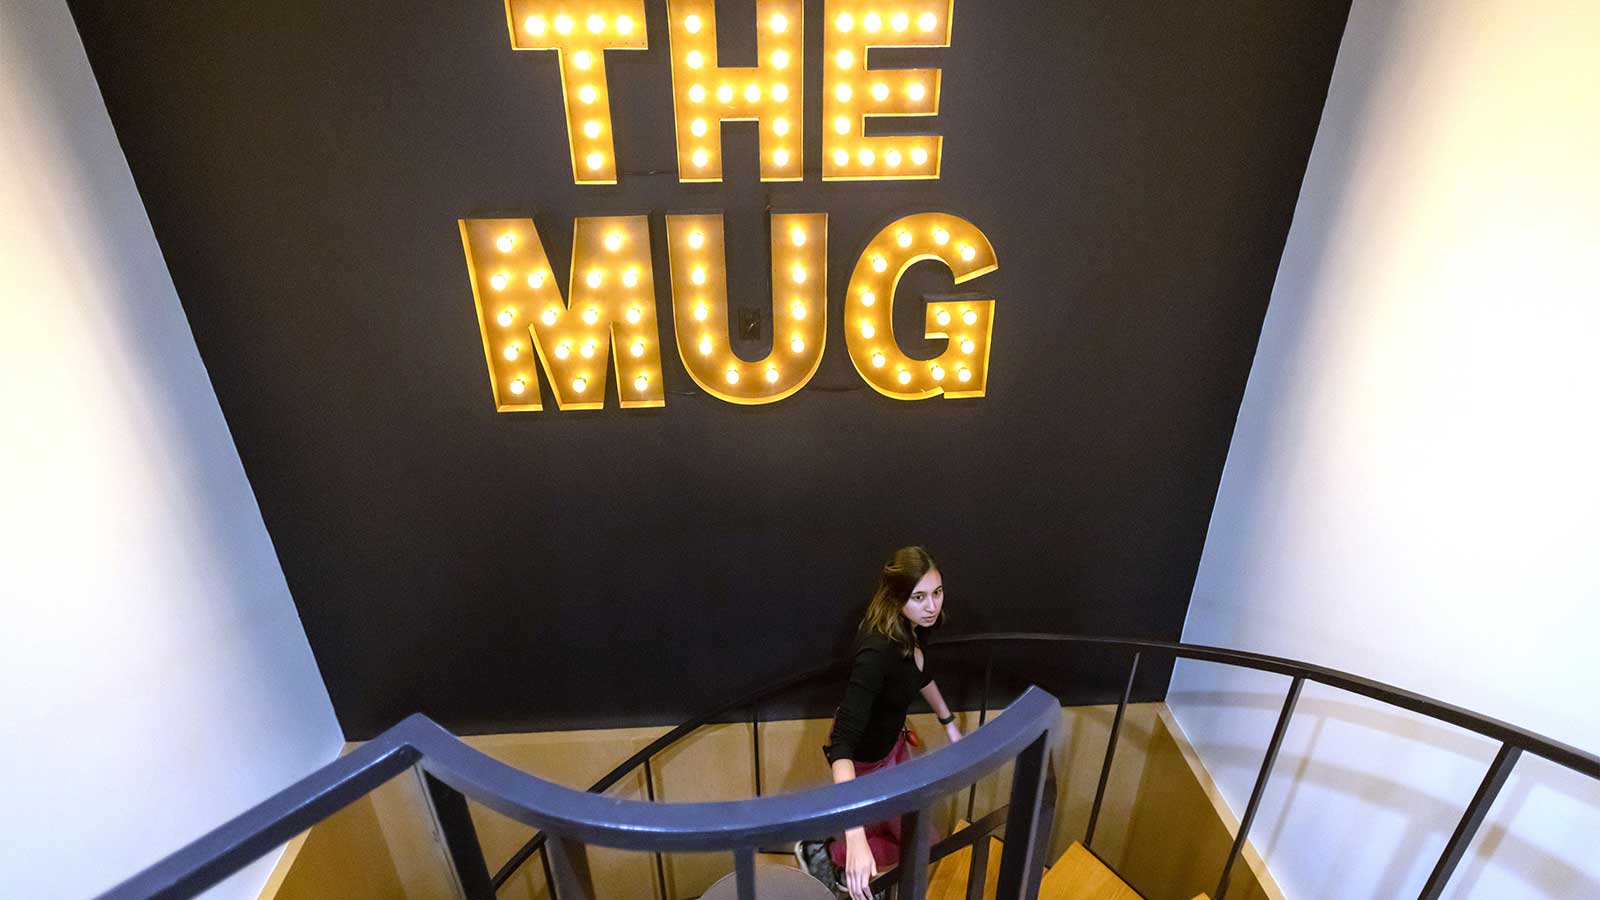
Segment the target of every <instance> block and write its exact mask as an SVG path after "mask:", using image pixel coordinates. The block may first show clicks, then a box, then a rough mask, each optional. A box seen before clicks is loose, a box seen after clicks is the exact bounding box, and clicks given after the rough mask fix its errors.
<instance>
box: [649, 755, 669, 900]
mask: <svg viewBox="0 0 1600 900" xmlns="http://www.w3.org/2000/svg"><path fill="white" fill-rule="evenodd" d="M644 796H645V799H646V800H649V801H650V802H651V803H654V802H656V779H655V775H653V774H651V771H650V757H648V756H647V757H645V758H644ZM653 855H654V856H655V858H656V883H657V884H659V885H660V886H661V887H660V891H661V900H667V867H666V864H665V863H663V862H662V861H661V851H659V850H657V851H655V853H654V854H653Z"/></svg>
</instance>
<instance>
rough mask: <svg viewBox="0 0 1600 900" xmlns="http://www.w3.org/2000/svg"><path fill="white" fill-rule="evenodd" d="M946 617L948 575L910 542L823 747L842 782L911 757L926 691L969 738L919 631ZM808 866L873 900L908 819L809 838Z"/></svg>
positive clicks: (873, 605) (865, 619)
mask: <svg viewBox="0 0 1600 900" xmlns="http://www.w3.org/2000/svg"><path fill="white" fill-rule="evenodd" d="M943 618H944V580H943V578H942V577H941V576H940V574H939V569H938V567H937V566H936V565H934V562H933V557H931V556H929V555H928V551H927V550H924V549H923V548H921V547H902V548H900V549H899V550H896V551H895V554H894V557H893V558H892V559H890V560H889V562H888V563H887V564H886V565H884V567H883V571H882V572H881V573H880V574H879V576H878V589H877V591H876V592H874V593H873V595H872V601H871V602H870V603H868V604H867V610H866V613H865V614H863V615H862V617H861V627H860V629H859V630H858V633H857V635H856V641H855V654H854V663H853V664H852V666H851V669H850V684H849V686H848V687H847V688H846V689H845V694H844V703H842V704H840V706H839V709H838V711H837V712H836V713H835V714H834V718H833V732H832V734H831V735H830V737H829V743H828V745H827V746H826V747H823V748H822V750H823V753H824V754H825V755H826V756H827V757H828V762H829V764H830V765H832V767H833V780H834V782H835V783H838V782H843V781H850V780H851V779H853V778H856V777H857V776H860V775H865V774H866V773H868V772H874V771H877V770H878V769H884V768H888V767H889V766H894V765H898V764H900V763H903V762H905V761H906V760H907V759H908V758H909V757H910V750H909V748H908V746H907V743H908V731H907V729H906V710H907V709H908V708H909V707H910V706H911V701H912V700H913V699H915V698H916V695H917V694H918V693H921V694H922V696H923V698H924V699H925V700H927V701H928V706H930V707H932V709H933V711H934V713H935V714H936V715H938V717H939V723H940V724H941V725H943V726H944V728H945V734H946V735H948V736H949V738H950V740H951V741H952V742H954V741H958V740H960V739H961V731H960V729H958V728H956V725H955V716H954V715H952V714H951V712H950V707H949V706H948V705H946V704H945V702H944V697H943V696H941V695H940V694H939V686H938V685H936V684H934V683H933V678H932V677H931V676H929V675H928V674H927V658H926V657H925V656H924V655H923V652H922V645H921V641H920V640H919V635H920V634H921V633H922V630H923V629H928V628H932V627H934V626H935V625H937V624H938V623H939V622H941V621H942V620H943ZM795 856H796V857H798V858H799V860H800V864H801V865H802V866H803V867H804V868H805V869H806V870H807V871H809V872H810V873H811V874H812V875H814V876H816V877H817V878H818V880H820V881H822V883H823V884H826V885H828V886H829V887H830V888H833V889H835V890H837V889H838V887H839V885H840V883H841V882H842V884H843V887H844V888H845V889H846V890H847V891H848V892H849V895H850V897H851V898H852V900H871V897H870V892H869V890H868V882H870V881H871V880H872V879H873V878H874V877H875V876H876V875H877V874H878V872H879V871H880V870H881V869H887V868H888V867H889V866H892V865H894V864H895V862H897V861H898V860H899V858H900V820H899V819H895V820H892V821H889V822H879V823H877V824H874V825H868V826H865V827H856V828H852V829H850V830H848V831H846V832H845V834H844V840H842V841H840V840H834V839H831V838H830V839H829V840H828V841H801V842H800V843H799V844H796V845H795Z"/></svg>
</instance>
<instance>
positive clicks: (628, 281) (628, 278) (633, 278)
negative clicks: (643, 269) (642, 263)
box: [622, 269, 639, 287]
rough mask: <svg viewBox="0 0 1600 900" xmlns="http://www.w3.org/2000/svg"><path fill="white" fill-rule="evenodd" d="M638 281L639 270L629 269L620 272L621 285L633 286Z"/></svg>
mask: <svg viewBox="0 0 1600 900" xmlns="http://www.w3.org/2000/svg"><path fill="white" fill-rule="evenodd" d="M638 283H639V270H638V269H629V270H628V271H626V272H623V273H622V286H623V287H634V286H636V285H637V284H638Z"/></svg>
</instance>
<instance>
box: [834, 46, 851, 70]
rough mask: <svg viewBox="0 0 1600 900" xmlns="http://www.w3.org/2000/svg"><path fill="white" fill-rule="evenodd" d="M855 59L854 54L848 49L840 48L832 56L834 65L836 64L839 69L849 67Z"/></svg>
mask: <svg viewBox="0 0 1600 900" xmlns="http://www.w3.org/2000/svg"><path fill="white" fill-rule="evenodd" d="M855 61H856V55H855V54H854V53H851V52H850V51H849V50H840V51H839V52H838V53H836V54H834V57H833V62H834V65H837V66H838V67H839V68H841V69H848V68H850V67H851V66H852V65H855Z"/></svg>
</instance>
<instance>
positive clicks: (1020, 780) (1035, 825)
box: [995, 726, 1055, 900]
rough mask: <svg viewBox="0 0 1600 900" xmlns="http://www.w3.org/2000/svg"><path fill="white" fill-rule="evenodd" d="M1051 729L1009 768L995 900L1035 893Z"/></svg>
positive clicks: (1046, 831)
mask: <svg viewBox="0 0 1600 900" xmlns="http://www.w3.org/2000/svg"><path fill="white" fill-rule="evenodd" d="M1054 732H1055V727H1054V726H1052V727H1051V729H1050V730H1047V731H1045V733H1044V734H1041V735H1039V737H1038V739H1036V740H1035V741H1034V742H1033V743H1032V744H1029V745H1028V746H1027V747H1026V748H1025V749H1023V751H1022V752H1021V753H1020V754H1018V755H1017V760H1016V763H1015V764H1014V766H1013V768H1012V770H1011V773H1012V774H1011V804H1010V807H1009V809H1008V810H1007V813H1006V841H1005V846H1004V849H1002V850H1001V851H1000V875H999V877H998V879H996V881H995V898H996V900H1023V898H1028V897H1037V896H1038V894H1039V879H1040V876H1041V875H1042V874H1043V871H1044V866H1043V862H1044V859H1043V856H1044V854H1045V851H1046V845H1047V844H1048V843H1049V840H1050V825H1051V823H1050V821H1049V820H1048V819H1046V818H1044V817H1043V816H1042V815H1040V813H1041V809H1040V805H1041V802H1042V800H1043V798H1044V783H1045V768H1046V766H1047V765H1048V764H1049V756H1050V743H1051V740H1050V739H1051V737H1052V735H1053V734H1054Z"/></svg>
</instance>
